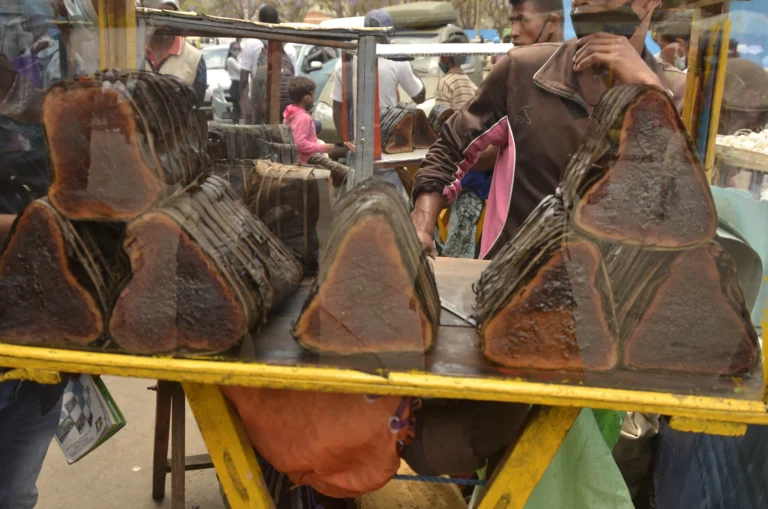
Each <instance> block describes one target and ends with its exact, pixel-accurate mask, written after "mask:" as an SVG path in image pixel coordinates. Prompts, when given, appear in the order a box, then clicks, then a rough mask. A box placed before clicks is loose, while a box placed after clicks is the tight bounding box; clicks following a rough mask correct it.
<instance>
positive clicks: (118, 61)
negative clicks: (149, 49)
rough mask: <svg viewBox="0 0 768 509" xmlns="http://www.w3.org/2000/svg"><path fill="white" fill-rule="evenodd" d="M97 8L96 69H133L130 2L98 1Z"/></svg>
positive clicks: (133, 25)
mask: <svg viewBox="0 0 768 509" xmlns="http://www.w3.org/2000/svg"><path fill="white" fill-rule="evenodd" d="M98 6H99V43H100V44H99V45H100V50H99V67H101V68H102V69H105V68H113V67H120V68H123V69H133V68H135V67H136V48H137V43H138V41H136V4H135V2H134V0H99V1H98ZM143 44H144V43H143V42H141V43H140V45H141V46H142V47H143Z"/></svg>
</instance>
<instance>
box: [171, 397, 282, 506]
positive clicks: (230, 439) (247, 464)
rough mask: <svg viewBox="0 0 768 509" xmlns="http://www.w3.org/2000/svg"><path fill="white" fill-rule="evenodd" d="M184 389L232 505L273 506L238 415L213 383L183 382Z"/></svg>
mask: <svg viewBox="0 0 768 509" xmlns="http://www.w3.org/2000/svg"><path fill="white" fill-rule="evenodd" d="M183 385H184V393H185V394H186V395H187V400H188V401H189V406H190V407H191V408H192V413H194V414H195V420H196V421H197V425H198V426H199V427H200V433H201V434H202V435H203V440H205V446H206V447H207V448H208V453H209V454H210V456H211V460H212V461H213V465H214V467H216V473H217V474H218V476H219V481H220V482H221V486H222V488H224V493H226V495H227V501H228V502H229V505H230V506H231V507H232V509H250V508H253V509H274V507H275V504H274V503H273V502H272V498H271V497H270V496H269V491H268V490H267V485H266V483H265V482H264V477H263V476H262V475H261V469H260V468H259V462H258V461H257V459H256V454H255V453H254V452H253V447H251V444H250V442H249V441H248V437H247V436H246V434H245V430H244V429H243V425H242V423H241V422H240V417H239V416H238V415H237V413H236V412H235V410H234V409H233V408H232V405H230V404H229V402H228V401H227V400H226V399H225V398H224V394H222V392H221V389H219V388H218V386H216V385H207V384H199V383H184V384H183Z"/></svg>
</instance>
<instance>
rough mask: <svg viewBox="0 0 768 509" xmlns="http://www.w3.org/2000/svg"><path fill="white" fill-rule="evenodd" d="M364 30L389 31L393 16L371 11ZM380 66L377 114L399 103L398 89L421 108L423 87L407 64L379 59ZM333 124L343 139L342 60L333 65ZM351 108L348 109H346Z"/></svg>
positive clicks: (384, 40)
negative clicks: (387, 29) (376, 28)
mask: <svg viewBox="0 0 768 509" xmlns="http://www.w3.org/2000/svg"><path fill="white" fill-rule="evenodd" d="M365 26H366V27H392V26H394V23H393V22H392V16H390V15H389V14H388V13H386V12H384V11H380V10H373V11H371V12H369V13H368V14H366V15H365ZM388 43H389V39H388V38H380V39H379V44H388ZM378 66H379V110H380V111H381V110H384V109H386V108H392V107H394V106H397V104H398V103H399V102H400V98H399V96H398V91H397V87H398V86H400V87H402V88H403V90H404V91H405V93H406V94H408V95H409V96H410V97H411V99H413V102H415V103H416V104H421V103H423V102H424V100H425V99H426V89H425V88H424V83H422V82H421V80H420V79H419V78H417V77H416V75H415V74H413V68H412V67H411V64H410V62H395V61H394V60H389V59H387V58H379V59H378ZM333 78H334V79H333V89H332V92H331V98H332V99H333V124H334V126H335V127H336V131H337V132H338V133H339V134H340V135H341V137H342V139H346V138H347V136H345V135H344V133H343V132H342V104H343V101H344V96H343V93H342V86H341V85H342V82H341V60H339V62H338V63H337V64H336V68H335V70H334V76H333ZM349 106H351V105H349Z"/></svg>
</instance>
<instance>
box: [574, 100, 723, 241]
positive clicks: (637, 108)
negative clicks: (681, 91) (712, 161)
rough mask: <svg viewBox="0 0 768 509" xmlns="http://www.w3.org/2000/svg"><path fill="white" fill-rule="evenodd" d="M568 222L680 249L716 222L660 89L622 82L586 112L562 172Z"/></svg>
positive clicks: (697, 167) (704, 236)
mask: <svg viewBox="0 0 768 509" xmlns="http://www.w3.org/2000/svg"><path fill="white" fill-rule="evenodd" d="M563 189H564V199H565V204H566V207H567V208H568V210H569V213H570V214H571V223H572V224H573V225H574V226H575V227H576V228H578V229H579V230H580V231H581V232H583V233H586V234H587V235H589V236H592V237H594V238H596V239H600V240H605V241H611V242H621V243H625V244H631V245H637V246H647V247H656V248H663V249H680V248H685V247H690V246H695V245H699V244H703V243H706V242H708V241H709V240H711V239H712V238H713V236H714V234H715V229H716V227H717V214H716V212H715V206H714V201H713V199H712V194H711V193H710V190H709V185H708V184H707V181H706V178H705V174H704V170H703V168H702V165H701V162H700V161H699V158H698V156H697V155H696V151H695V149H694V147H693V144H692V142H691V139H690V137H689V136H688V133H687V132H686V131H685V127H684V126H683V124H682V121H681V120H680V117H679V115H678V112H677V110H676V109H675V106H674V104H673V103H672V100H671V99H670V98H669V96H668V95H667V94H666V92H664V91H663V90H660V89H658V88H655V87H648V86H639V85H623V86H618V87H615V88H613V89H611V90H610V91H609V92H607V93H606V94H605V95H604V97H603V99H602V100H601V101H600V104H599V105H598V107H597V108H596V109H595V112H594V114H593V115H592V120H591V122H590V124H589V127H588V128H587V130H586V132H585V133H584V136H583V137H582V140H581V144H580V146H579V149H578V151H577V152H576V154H574V156H573V157H572V158H571V160H570V162H569V164H568V167H567V168H566V170H565V174H564V177H563Z"/></svg>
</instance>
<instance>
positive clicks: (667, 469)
mask: <svg viewBox="0 0 768 509" xmlns="http://www.w3.org/2000/svg"><path fill="white" fill-rule="evenodd" d="M654 483H655V485H656V507H657V508H658V509H678V508H685V509H765V508H766V507H768V426H749V427H748V428H747V433H746V435H744V436H743V437H723V436H715V435H705V434H700V433H683V432H680V431H674V430H672V429H670V427H669V425H668V424H667V423H666V422H665V421H664V420H663V419H662V424H661V431H660V433H659V444H658V449H657V453H656V461H655V468H654Z"/></svg>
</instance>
